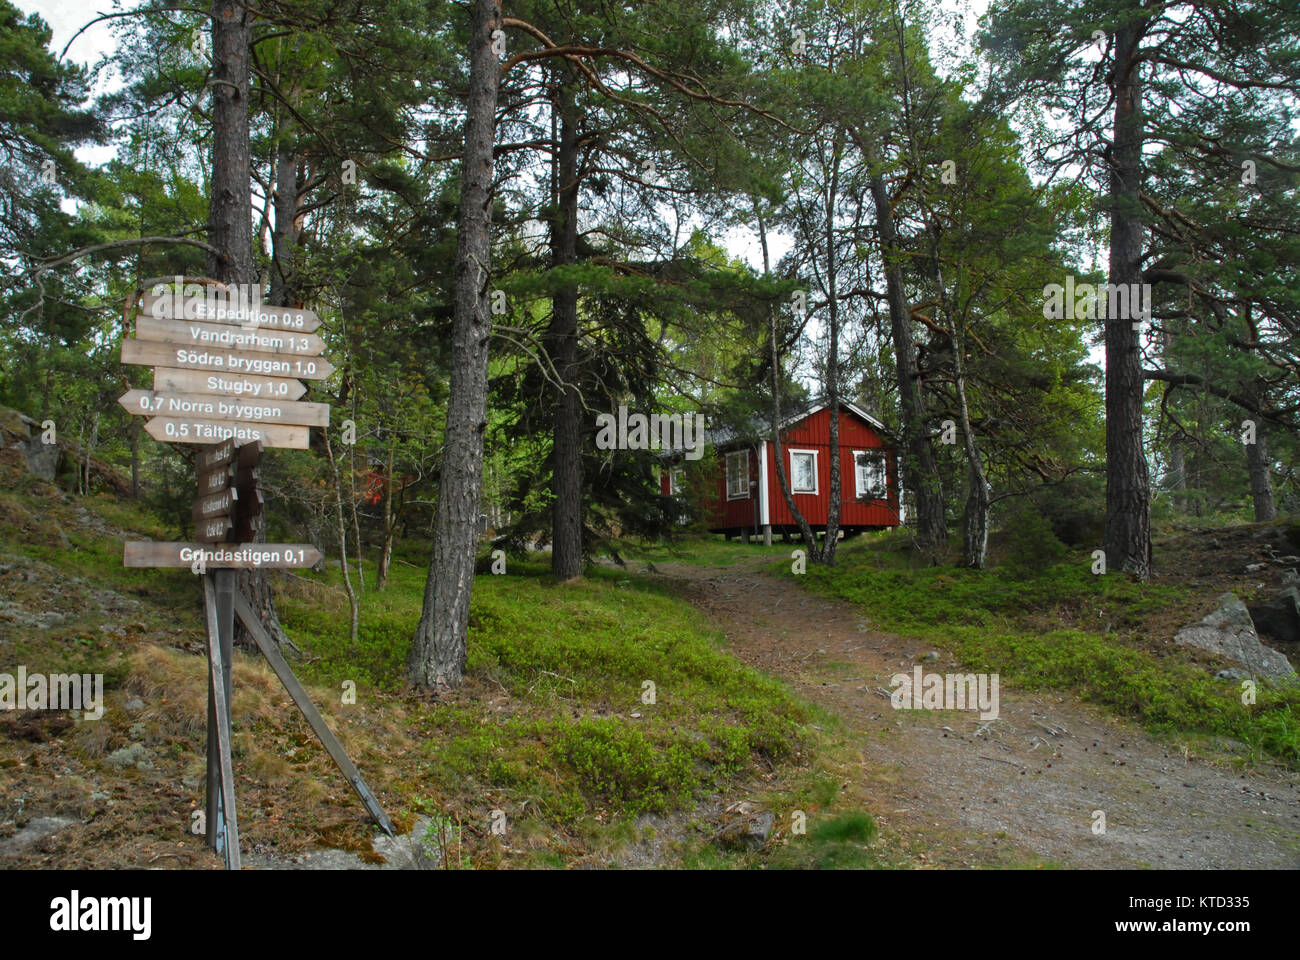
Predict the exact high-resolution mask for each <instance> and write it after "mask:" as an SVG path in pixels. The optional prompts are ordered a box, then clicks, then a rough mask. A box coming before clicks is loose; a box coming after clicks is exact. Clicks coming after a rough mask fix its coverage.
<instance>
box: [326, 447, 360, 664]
mask: <svg viewBox="0 0 1300 960" xmlns="http://www.w3.org/2000/svg"><path fill="white" fill-rule="evenodd" d="M325 452H326V453H327V454H328V455H329V458H330V471H331V472H332V473H333V474H334V510H335V521H336V522H337V524H338V528H339V569H340V570H342V571H343V589H344V590H345V591H346V592H347V595H348V611H349V612H350V613H351V615H352V629H351V632H350V633H349V637H350V639H351V640H352V642H353V643H356V642H357V625H358V623H359V621H360V619H361V611H360V610H359V609H358V607H357V594H356V591H355V590H353V589H352V577H351V575H350V574H349V573H348V530H347V525H346V524H345V523H344V519H343V480H342V478H341V477H340V476H339V464H338V461H337V460H335V459H334V445H333V444H332V443H330V437H329V432H328V431H326V433H325Z"/></svg>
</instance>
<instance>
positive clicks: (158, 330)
mask: <svg viewBox="0 0 1300 960" xmlns="http://www.w3.org/2000/svg"><path fill="white" fill-rule="evenodd" d="M135 338H136V339H137V340H149V341H151V342H154V343H175V344H180V345H183V346H194V347H228V348H231V349H235V350H253V351H256V352H259V353H292V354H296V355H298V356H302V357H315V356H318V355H319V354H320V353H321V352H322V351H324V349H325V341H324V340H322V339H321V338H320V337H318V336H317V335H316V334H314V333H296V332H293V331H288V330H266V329H263V328H261V327H257V328H254V329H248V328H246V327H236V326H234V325H233V324H229V323H200V322H199V321H197V320H156V319H154V318H153V317H137V318H136V321H135Z"/></svg>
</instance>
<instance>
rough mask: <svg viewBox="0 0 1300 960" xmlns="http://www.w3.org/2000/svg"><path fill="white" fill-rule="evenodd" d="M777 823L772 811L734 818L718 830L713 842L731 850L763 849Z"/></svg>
mask: <svg viewBox="0 0 1300 960" xmlns="http://www.w3.org/2000/svg"><path fill="white" fill-rule="evenodd" d="M775 823H776V815H775V814H772V813H760V814H757V815H756V816H747V817H744V818H743V819H739V820H733V821H732V822H731V823H728V824H727V825H726V826H724V827H723V828H722V829H721V830H720V831H718V835H717V836H715V837H714V838H713V842H714V843H716V844H718V846H720V847H726V848H727V849H730V850H761V849H762V848H763V847H765V846H766V845H767V840H768V837H770V836H771V835H772V827H773V825H774V824H775Z"/></svg>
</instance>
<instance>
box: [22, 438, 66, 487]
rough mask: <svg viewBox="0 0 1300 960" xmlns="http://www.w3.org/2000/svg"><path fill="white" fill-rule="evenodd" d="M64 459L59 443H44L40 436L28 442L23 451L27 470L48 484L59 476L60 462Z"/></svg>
mask: <svg viewBox="0 0 1300 960" xmlns="http://www.w3.org/2000/svg"><path fill="white" fill-rule="evenodd" d="M62 457H63V451H62V450H60V449H59V445H58V444H57V443H42V442H41V438H40V437H39V436H38V437H33V438H32V439H31V440H28V441H27V444H26V448H25V449H24V451H23V459H25V460H26V461H27V469H28V470H30V471H31V472H32V473H34V474H36V475H37V476H38V477H40V478H41V479H42V480H44V481H45V482H46V483H53V482H54V480H55V478H56V477H57V476H58V475H59V460H60V459H62Z"/></svg>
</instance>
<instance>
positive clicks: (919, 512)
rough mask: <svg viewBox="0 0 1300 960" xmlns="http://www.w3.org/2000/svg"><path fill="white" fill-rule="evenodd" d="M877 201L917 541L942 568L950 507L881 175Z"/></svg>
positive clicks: (874, 184) (874, 180) (874, 182)
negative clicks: (942, 484)
mask: <svg viewBox="0 0 1300 960" xmlns="http://www.w3.org/2000/svg"><path fill="white" fill-rule="evenodd" d="M871 199H872V202H873V204H874V206H875V208H876V227H877V229H878V231H879V233H880V256H881V259H882V260H883V261H884V264H885V291H886V294H887V299H888V303H889V321H890V329H891V333H892V335H893V341H894V361H895V363H896V364H897V368H898V400H899V412H900V414H901V415H902V420H903V440H904V444H903V445H904V448H905V454H906V457H905V459H906V466H905V469H904V470H903V471H902V472H903V475H904V476H905V477H907V485H908V486H909V487H911V489H912V496H913V498H914V500H915V503H916V528H917V529H916V534H917V542H918V544H919V545H920V547H921V549H922V550H923V551H925V552H926V554H928V556H929V558H930V562H931V563H937V562H938V560H939V553H940V551H941V550H943V548H944V547H945V546H947V543H948V523H947V518H946V516H945V514H946V511H947V508H946V506H945V504H944V500H943V490H942V488H941V487H940V485H939V467H938V464H937V462H936V460H935V456H934V448H933V446H932V445H931V442H930V429H929V425H928V423H927V421H926V413H925V398H924V397H923V396H922V395H921V388H920V382H919V378H918V374H917V369H916V339H915V338H914V337H913V335H912V314H911V311H910V310H908V307H907V296H906V294H905V292H904V287H903V268H902V264H901V263H900V262H899V260H898V255H899V251H898V237H897V233H896V231H895V229H894V211H893V208H892V207H891V206H890V202H889V189H888V188H887V186H886V185H885V178H884V177H883V176H882V175H881V174H878V173H873V174H872V175H871Z"/></svg>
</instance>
